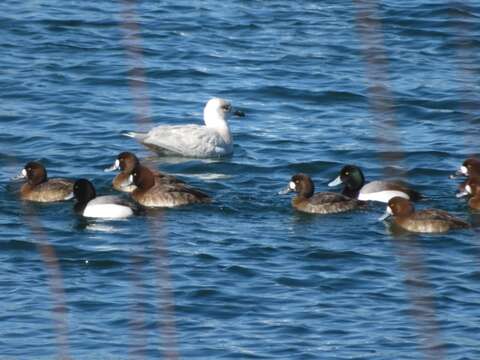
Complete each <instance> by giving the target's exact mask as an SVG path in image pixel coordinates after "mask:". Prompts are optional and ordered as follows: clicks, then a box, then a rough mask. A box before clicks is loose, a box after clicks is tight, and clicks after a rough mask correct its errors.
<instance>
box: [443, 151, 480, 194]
mask: <svg viewBox="0 0 480 360" xmlns="http://www.w3.org/2000/svg"><path fill="white" fill-rule="evenodd" d="M461 176H464V177H467V179H466V180H464V181H462V182H461V183H460V184H459V185H458V190H459V193H463V192H465V185H466V184H467V181H468V179H469V178H471V177H480V160H479V159H476V158H468V159H466V160H465V161H464V162H463V163H462V165H461V166H460V168H459V169H458V170H457V171H456V172H455V173H453V174H452V175H450V179H456V178H458V177H461Z"/></svg>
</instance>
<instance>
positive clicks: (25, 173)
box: [22, 169, 27, 177]
mask: <svg viewBox="0 0 480 360" xmlns="http://www.w3.org/2000/svg"><path fill="white" fill-rule="evenodd" d="M22 176H23V177H27V169H22Z"/></svg>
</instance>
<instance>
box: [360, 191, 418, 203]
mask: <svg viewBox="0 0 480 360" xmlns="http://www.w3.org/2000/svg"><path fill="white" fill-rule="evenodd" d="M395 196H400V197H402V198H404V199H410V198H409V197H408V195H407V194H405V193H404V192H402V191H398V190H383V191H378V192H374V193H367V194H365V193H362V192H361V191H360V193H359V194H358V200H362V201H380V202H383V203H388V201H389V200H390V199H391V198H393V197H395Z"/></svg>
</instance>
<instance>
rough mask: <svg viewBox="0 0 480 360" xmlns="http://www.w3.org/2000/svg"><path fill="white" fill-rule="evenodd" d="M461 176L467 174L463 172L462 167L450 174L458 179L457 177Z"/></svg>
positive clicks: (452, 177)
mask: <svg viewBox="0 0 480 360" xmlns="http://www.w3.org/2000/svg"><path fill="white" fill-rule="evenodd" d="M461 176H465V174H464V173H463V172H462V170H461V169H458V170H457V171H455V172H454V173H453V174H451V175H450V176H449V178H450V179H456V178H459V177H461Z"/></svg>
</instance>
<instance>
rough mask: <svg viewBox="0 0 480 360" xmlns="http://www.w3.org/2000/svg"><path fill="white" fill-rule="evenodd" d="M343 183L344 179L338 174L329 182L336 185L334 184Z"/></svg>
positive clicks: (332, 185)
mask: <svg viewBox="0 0 480 360" xmlns="http://www.w3.org/2000/svg"><path fill="white" fill-rule="evenodd" d="M342 183H343V181H342V179H341V178H340V176H337V177H336V178H335V179H334V180H332V181H330V182H329V183H328V186H330V187H334V186H338V185H340V184H342Z"/></svg>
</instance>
